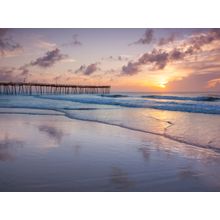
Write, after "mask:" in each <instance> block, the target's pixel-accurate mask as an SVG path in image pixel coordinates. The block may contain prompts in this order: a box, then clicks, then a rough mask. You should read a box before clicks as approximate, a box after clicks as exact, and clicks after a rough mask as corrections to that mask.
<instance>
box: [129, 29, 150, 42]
mask: <svg viewBox="0 0 220 220" xmlns="http://www.w3.org/2000/svg"><path fill="white" fill-rule="evenodd" d="M153 40H154V30H153V29H147V30H146V31H145V33H144V35H143V37H141V38H140V39H139V40H137V41H135V42H134V43H131V44H130V45H132V44H150V43H151V42H152V41H153Z"/></svg>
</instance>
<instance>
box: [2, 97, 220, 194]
mask: <svg viewBox="0 0 220 220" xmlns="http://www.w3.org/2000/svg"><path fill="white" fill-rule="evenodd" d="M137 96H138V98H137ZM175 96H176V97H177V98H176V99H178V101H177V103H180V104H179V105H181V106H183V105H185V102H187V103H186V104H187V105H185V106H187V108H189V106H192V105H194V106H193V108H192V111H194V112H192V111H191V112H189V111H186V108H185V109H183V110H182V111H179V109H178V110H175V111H174V110H166V109H158V106H160V108H161V106H165V102H167V101H166V100H165V101H164V100H163V101H162V103H158V102H159V101H158V100H159V99H161V98H159V99H158V100H156V102H157V103H153V102H154V101H152V100H146V98H142V97H141V95H139V94H138V95H135V96H134V95H130V94H127V95H126V96H125V97H123V96H122V94H121V96H119V97H102V96H100V95H99V96H96V95H90V96H89V95H87V96H86V95H84V96H77V95H75V96H74V95H73V96H42V97H36V96H1V97H0V122H1V123H0V130H1V133H0V173H1V175H0V191H3V192H4V191H9V192H10V191H67V192H69V191H73V192H87V191H96V192H97V191H111V192H112V191H136V192H138V191H219V190H220V166H219V165H220V139H219V135H218V134H219V125H220V117H219V114H217V111H218V108H219V104H218V101H217V102H216V100H215V101H214V102H212V101H211V102H210V101H207V100H205V101H202V102H201V101H195V98H193V100H192V98H191V100H187V101H186V99H184V102H183V100H181V99H180V98H178V97H179V96H177V95H175ZM140 97H141V98H140ZM182 97H185V96H182ZM188 97H191V96H188ZM196 97H198V96H196ZM199 97H201V96H199ZM166 98H168V97H166ZM100 100H101V101H100ZM173 100H174V98H173ZM173 100H172V105H174V101H173ZM179 100H180V101H179ZM168 102H170V100H168ZM129 103H130V106H129ZM197 103H198V104H197ZM134 104H136V105H139V107H137V106H134ZM156 104H158V106H156V108H153V107H149V105H151V106H153V105H156ZM131 105H133V106H131ZM140 105H142V106H141V107H140ZM144 105H145V106H144ZM146 105H148V107H146ZM179 105H178V104H177V108H179ZM196 105H198V106H196ZM201 105H202V107H203V108H201ZM204 106H206V109H207V112H206V113H200V112H201V111H204ZM213 106H215V108H213ZM208 107H210V108H209V109H208ZM169 108H171V107H170V106H169ZM201 109H202V110H201ZM212 109H215V110H214V111H215V112H214V111H213V110H212ZM199 111H200V112H199ZM210 111H212V113H210Z"/></svg>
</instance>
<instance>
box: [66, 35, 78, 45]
mask: <svg viewBox="0 0 220 220" xmlns="http://www.w3.org/2000/svg"><path fill="white" fill-rule="evenodd" d="M72 38H73V40H72V41H71V42H69V43H66V44H63V46H82V42H81V41H79V40H78V34H74V35H73V36H72Z"/></svg>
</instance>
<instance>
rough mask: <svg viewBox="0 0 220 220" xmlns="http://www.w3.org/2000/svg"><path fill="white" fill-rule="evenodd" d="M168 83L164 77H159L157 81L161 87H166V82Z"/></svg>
mask: <svg viewBox="0 0 220 220" xmlns="http://www.w3.org/2000/svg"><path fill="white" fill-rule="evenodd" d="M167 83H168V81H167V80H165V79H160V80H159V82H158V86H159V87H160V88H162V89H164V88H166V84H167Z"/></svg>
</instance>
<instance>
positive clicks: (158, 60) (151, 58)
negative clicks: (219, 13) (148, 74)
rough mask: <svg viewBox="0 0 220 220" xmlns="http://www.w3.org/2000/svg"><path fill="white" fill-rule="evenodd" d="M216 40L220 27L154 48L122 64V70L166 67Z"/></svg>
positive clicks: (133, 70)
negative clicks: (146, 66) (163, 47)
mask: <svg viewBox="0 0 220 220" xmlns="http://www.w3.org/2000/svg"><path fill="white" fill-rule="evenodd" d="M216 40H220V29H212V30H210V31H208V32H205V33H199V34H194V35H191V36H190V37H189V38H187V39H186V40H184V41H181V42H179V44H177V45H174V46H173V47H171V48H168V49H166V48H165V49H160V48H159V49H158V48H154V49H153V50H152V51H151V52H146V53H144V54H142V55H141V56H140V57H139V58H138V60H136V61H129V62H128V63H127V64H126V65H124V66H122V71H121V72H122V74H127V75H134V74H137V73H138V72H139V71H140V68H141V67H142V66H143V65H149V66H153V68H151V70H161V69H164V68H165V67H166V65H167V64H169V63H172V62H175V61H182V60H184V59H185V57H188V56H191V55H194V54H197V53H198V52H201V51H202V49H203V47H204V46H206V45H209V44H211V43H212V42H214V41H216ZM164 41H165V40H164Z"/></svg>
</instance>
